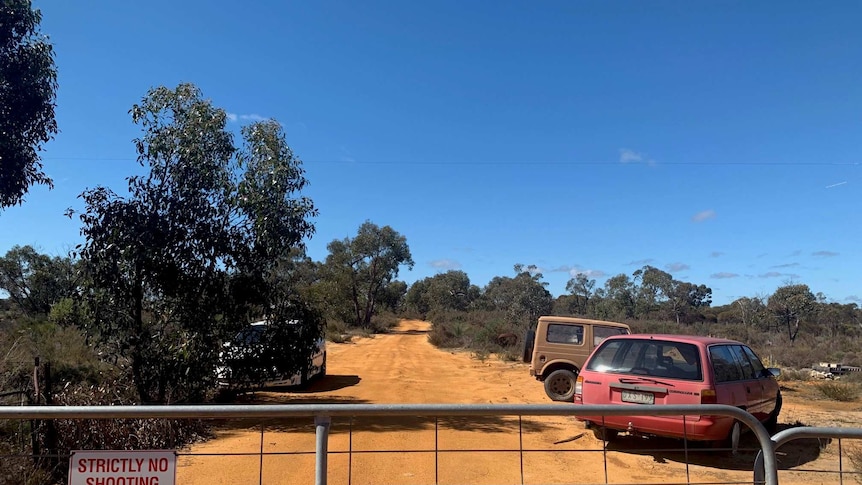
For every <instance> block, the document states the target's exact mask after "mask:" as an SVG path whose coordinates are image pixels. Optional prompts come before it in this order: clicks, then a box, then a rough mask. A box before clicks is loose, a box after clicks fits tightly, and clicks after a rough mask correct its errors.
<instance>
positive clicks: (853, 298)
mask: <svg viewBox="0 0 862 485" xmlns="http://www.w3.org/2000/svg"><path fill="white" fill-rule="evenodd" d="M845 300H847V301H852V302H854V303H862V298H859V297H858V296H856V295H850V296H848V297H847V298H845Z"/></svg>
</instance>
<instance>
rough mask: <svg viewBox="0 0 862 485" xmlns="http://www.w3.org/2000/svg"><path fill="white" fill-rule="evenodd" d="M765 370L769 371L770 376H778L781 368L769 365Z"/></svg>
mask: <svg viewBox="0 0 862 485" xmlns="http://www.w3.org/2000/svg"><path fill="white" fill-rule="evenodd" d="M766 371H767V372H769V375H771V376H772V377H778V376H780V375H781V369H779V368H778V367H770V368H768V369H766Z"/></svg>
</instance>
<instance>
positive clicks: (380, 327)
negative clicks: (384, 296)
mask: <svg viewBox="0 0 862 485" xmlns="http://www.w3.org/2000/svg"><path fill="white" fill-rule="evenodd" d="M399 322H401V317H399V316H397V315H395V314H394V313H392V312H381V313H379V314H376V315H373V316H372V317H371V330H372V331H373V332H374V333H389V332H390V331H391V330H392V329H393V328H395V327H397V326H398V323H399Z"/></svg>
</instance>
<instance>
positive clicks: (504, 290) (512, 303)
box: [473, 264, 553, 330]
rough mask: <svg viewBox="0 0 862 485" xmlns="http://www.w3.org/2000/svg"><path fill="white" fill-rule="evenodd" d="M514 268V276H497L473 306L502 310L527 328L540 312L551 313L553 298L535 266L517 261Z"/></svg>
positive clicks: (510, 320)
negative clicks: (525, 265)
mask: <svg viewBox="0 0 862 485" xmlns="http://www.w3.org/2000/svg"><path fill="white" fill-rule="evenodd" d="M514 269H515V277H514V278H509V277H505V276H496V277H494V278H493V279H492V280H491V281H490V282H489V283H488V285H487V286H485V289H484V291H483V292H482V294H481V296H480V297H479V299H477V300H476V302H475V303H474V305H473V307H474V308H480V309H484V310H490V311H498V312H503V313H504V314H505V315H506V320H507V321H508V322H510V323H511V324H512V325H514V326H515V327H517V328H518V329H523V330H526V329H527V328H529V326H530V325H532V324H533V322H535V321H536V320H537V319H538V318H539V316H541V315H547V314H548V313H550V311H551V308H552V307H553V299H552V297H551V293H550V292H549V291H548V290H547V288H546V286H547V285H548V284H547V283H546V282H543V281H541V280H542V274H541V273H538V272H537V268H536V267H535V266H527V267H524V265H521V264H516V265H515V268H514Z"/></svg>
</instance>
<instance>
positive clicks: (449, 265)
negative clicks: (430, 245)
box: [428, 259, 461, 271]
mask: <svg viewBox="0 0 862 485" xmlns="http://www.w3.org/2000/svg"><path fill="white" fill-rule="evenodd" d="M428 265H429V266H431V267H432V268H435V269H441V270H446V271H449V270H453V269H461V263H459V262H458V261H454V260H451V259H435V260H434V261H431V262H430V263H428Z"/></svg>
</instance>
